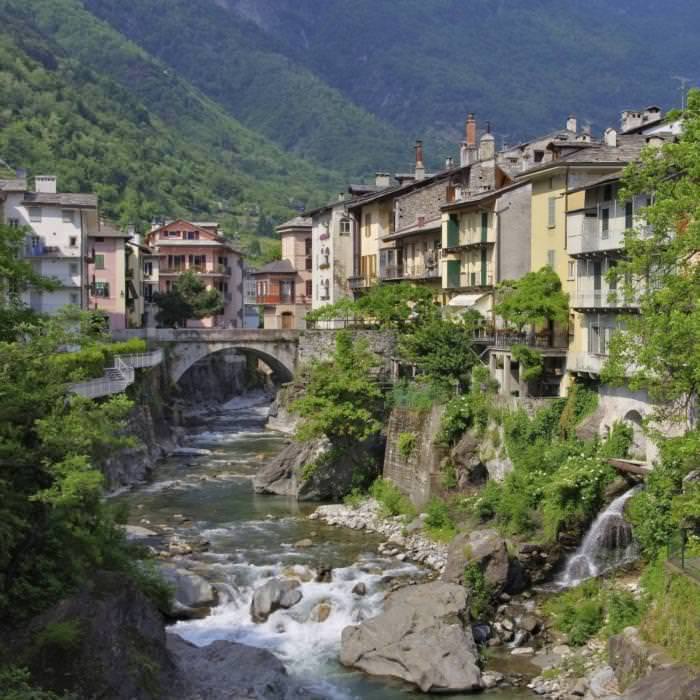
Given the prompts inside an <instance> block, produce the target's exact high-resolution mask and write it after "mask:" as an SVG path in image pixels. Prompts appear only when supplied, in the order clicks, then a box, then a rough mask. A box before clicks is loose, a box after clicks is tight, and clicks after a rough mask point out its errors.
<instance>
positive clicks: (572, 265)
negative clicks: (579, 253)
mask: <svg viewBox="0 0 700 700" xmlns="http://www.w3.org/2000/svg"><path fill="white" fill-rule="evenodd" d="M567 279H569V280H574V279H576V261H575V260H569V264H568V274H567Z"/></svg>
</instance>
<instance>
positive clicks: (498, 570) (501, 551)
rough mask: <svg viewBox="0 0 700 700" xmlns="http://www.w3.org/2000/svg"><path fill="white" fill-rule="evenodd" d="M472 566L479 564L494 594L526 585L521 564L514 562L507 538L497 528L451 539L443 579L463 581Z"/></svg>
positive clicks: (474, 531)
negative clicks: (465, 571)
mask: <svg viewBox="0 0 700 700" xmlns="http://www.w3.org/2000/svg"><path fill="white" fill-rule="evenodd" d="M470 565H476V566H478V567H479V569H480V571H481V572H482V573H483V574H484V579H485V581H486V583H487V584H488V585H489V587H490V588H491V591H492V592H493V593H494V595H496V594H498V593H502V592H503V591H506V590H508V591H509V592H516V591H518V590H520V589H522V587H523V585H522V584H523V582H522V581H521V580H520V579H521V577H520V576H519V575H518V573H519V567H518V566H517V563H516V562H511V559H510V556H509V555H508V548H507V546H506V541H505V540H504V539H503V538H502V537H501V536H500V535H499V534H498V532H496V530H473V531H472V532H469V533H462V534H460V535H457V537H455V538H454V539H453V540H452V542H450V546H449V549H448V551H447V563H446V565H445V570H444V572H443V574H442V580H443V581H448V582H449V583H459V584H462V583H464V570H465V568H466V567H467V566H470Z"/></svg>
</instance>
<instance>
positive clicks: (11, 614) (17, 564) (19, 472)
mask: <svg viewBox="0 0 700 700" xmlns="http://www.w3.org/2000/svg"><path fill="white" fill-rule="evenodd" d="M86 323H87V322H86ZM80 326H81V324H80V323H77V324H76V323H74V322H73V321H71V322H69V323H66V322H65V320H64V319H62V318H58V319H57V318H51V319H44V318H38V319H36V320H35V322H34V323H32V324H31V325H24V326H22V327H20V328H19V329H18V337H21V340H17V341H14V342H0V622H8V621H10V622H15V621H17V620H18V619H19V618H22V617H23V616H30V615H32V614H35V613H36V612H38V611H40V610H41V609H43V608H44V607H46V606H47V605H50V604H51V603H53V602H55V601H56V600H57V599H58V598H59V597H60V596H61V595H63V594H65V593H66V592H67V590H69V589H70V588H71V587H72V586H74V585H75V584H77V583H80V582H83V581H84V578H85V577H86V576H88V575H89V574H90V573H91V572H92V571H94V570H95V568H97V567H102V568H110V567H114V566H116V563H117V562H120V563H123V562H125V561H127V560H128V556H127V554H126V551H127V550H126V543H125V542H124V538H123V536H122V535H121V533H120V531H119V530H117V528H115V526H114V522H113V518H112V515H111V511H110V507H109V505H108V504H106V503H105V502H104V500H103V497H102V474H101V472H100V471H99V469H97V465H98V463H99V461H100V460H101V459H102V458H104V457H105V456H106V455H108V454H110V453H112V452H113V451H114V450H115V449H118V448H120V447H124V446H127V445H129V444H131V442H130V441H129V440H128V439H127V438H125V437H124V436H123V429H124V427H125V418H126V415H127V412H128V410H129V409H130V407H131V403H130V402H129V400H128V399H127V398H126V397H125V396H123V395H121V396H117V397H114V398H112V399H110V400H107V401H103V402H100V403H96V402H94V401H91V400H88V399H83V398H81V397H78V396H74V395H70V394H68V393H67V391H66V386H67V382H68V381H69V379H70V373H71V368H70V366H69V365H64V364H62V363H59V362H55V363H54V362H51V360H52V359H53V358H54V357H58V356H60V353H59V351H60V349H61V348H62V347H65V346H66V345H82V344H83V343H86V344H88V345H89V344H90V343H91V342H93V340H92V338H86V337H85V336H84V335H83V333H82V332H81V330H80Z"/></svg>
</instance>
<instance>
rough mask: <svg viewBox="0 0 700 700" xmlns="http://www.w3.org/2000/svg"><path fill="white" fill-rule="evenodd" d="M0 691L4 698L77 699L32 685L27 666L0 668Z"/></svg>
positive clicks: (25, 699) (16, 699) (6, 699)
mask: <svg viewBox="0 0 700 700" xmlns="http://www.w3.org/2000/svg"><path fill="white" fill-rule="evenodd" d="M0 693H2V695H1V696H0V697H2V699H3V700H77V698H76V696H75V695H72V694H70V695H57V694H56V693H52V692H51V691H49V690H41V689H40V688H37V687H35V686H33V685H32V678H31V675H30V673H29V671H28V670H27V669H26V668H19V667H17V666H5V667H4V668H0Z"/></svg>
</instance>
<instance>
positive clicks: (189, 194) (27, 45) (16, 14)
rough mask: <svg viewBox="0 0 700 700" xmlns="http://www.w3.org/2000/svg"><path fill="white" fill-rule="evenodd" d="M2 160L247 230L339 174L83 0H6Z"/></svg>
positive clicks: (118, 199) (127, 208) (115, 205)
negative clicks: (239, 115) (278, 138)
mask: <svg viewBox="0 0 700 700" xmlns="http://www.w3.org/2000/svg"><path fill="white" fill-rule="evenodd" d="M0 158H2V159H3V160H5V161H6V162H8V163H10V164H12V165H13V166H14V167H24V168H28V170H29V172H30V174H32V173H38V172H40V171H43V172H52V173H56V174H57V175H58V176H59V179H60V187H61V189H63V190H73V191H92V190H94V191H96V192H97V193H98V194H99V195H100V197H101V206H102V212H103V213H104V214H105V215H107V216H110V217H113V218H115V219H117V220H119V221H120V222H121V223H123V224H126V223H136V224H138V225H140V226H141V227H143V226H144V225H146V224H147V222H149V221H150V220H151V219H152V218H153V217H155V216H163V215H191V216H197V217H202V216H206V217H215V218H217V219H219V220H220V221H222V222H223V223H224V224H225V225H226V226H227V228H228V230H229V231H230V232H236V233H239V234H241V235H243V237H244V238H245V237H248V238H249V237H250V236H251V235H252V234H254V233H255V231H256V230H257V232H258V233H271V228H272V224H273V223H274V222H276V221H280V220H283V219H284V218H285V217H288V216H290V215H292V214H293V213H294V212H295V211H296V210H298V209H299V208H301V207H303V206H306V205H309V204H315V203H318V202H320V201H323V200H325V199H327V197H328V195H329V193H330V192H332V191H336V190H337V188H338V186H339V183H341V182H342V179H341V178H340V176H339V175H337V174H335V173H332V172H330V171H323V170H321V169H319V168H318V167H315V166H314V165H312V164H309V163H308V162H305V161H304V160H302V159H300V158H297V157H295V156H293V155H290V154H288V153H285V152H284V151H283V150H282V149H280V148H278V147H277V146H275V145H273V144H271V143H269V142H268V141H266V140H265V139H264V138H263V137H262V136H260V135H258V134H256V133H254V132H252V131H251V130H249V129H247V128H245V127H244V126H242V125H241V124H240V123H239V122H237V121H236V120H235V119H233V118H232V117H231V116H230V115H228V114H226V113H225V112H224V111H223V110H222V109H221V108H220V107H218V106H217V105H216V104H215V103H213V102H211V101H210V100H209V99H208V98H206V97H204V96H203V95H201V94H200V93H199V92H198V91H196V90H195V89H193V88H192V87H191V86H189V85H188V84H187V83H186V82H185V81H183V80H181V79H180V78H178V77H177V76H175V75H172V74H171V72H170V71H169V70H168V69H167V68H166V67H165V66H163V65H162V64H159V63H158V62H157V61H154V60H152V59H151V58H150V57H149V56H147V55H146V54H145V53H144V52H143V51H142V50H141V49H139V48H137V47H136V46H135V45H133V44H130V43H129V42H128V41H126V40H125V39H124V38H123V37H121V36H120V35H118V34H117V33H116V32H114V31H113V30H112V29H110V28H108V27H107V26H106V25H103V24H102V23H101V22H99V21H98V20H96V19H95V18H94V17H93V16H91V15H90V14H89V13H88V12H86V11H85V10H84V8H83V7H82V5H81V4H80V3H79V2H77V1H76V0H31V2H26V0H0Z"/></svg>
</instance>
